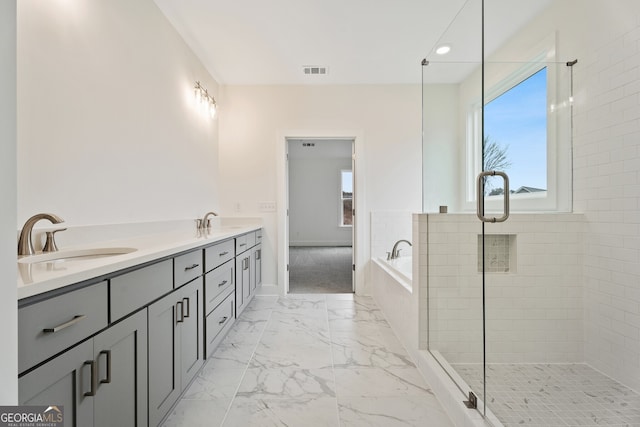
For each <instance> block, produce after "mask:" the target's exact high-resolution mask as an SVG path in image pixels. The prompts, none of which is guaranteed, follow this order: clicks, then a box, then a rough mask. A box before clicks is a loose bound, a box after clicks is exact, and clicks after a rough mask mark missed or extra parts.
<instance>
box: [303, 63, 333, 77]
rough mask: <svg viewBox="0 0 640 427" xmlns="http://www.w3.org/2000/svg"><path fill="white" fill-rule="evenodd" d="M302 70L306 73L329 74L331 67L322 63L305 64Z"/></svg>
mask: <svg viewBox="0 0 640 427" xmlns="http://www.w3.org/2000/svg"><path fill="white" fill-rule="evenodd" d="M302 72H303V73H304V74H305V75H326V74H329V67H324V66H321V65H304V66H302Z"/></svg>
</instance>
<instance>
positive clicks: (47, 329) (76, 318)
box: [42, 314, 87, 334]
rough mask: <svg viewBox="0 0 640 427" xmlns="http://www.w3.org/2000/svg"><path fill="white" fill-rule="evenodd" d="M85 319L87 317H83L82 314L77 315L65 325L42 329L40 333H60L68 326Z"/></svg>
mask: <svg viewBox="0 0 640 427" xmlns="http://www.w3.org/2000/svg"><path fill="white" fill-rule="evenodd" d="M85 317H87V316H86V315H84V314H78V315H77V316H73V319H71V320H69V321H68V322H65V323H63V324H61V325H58V326H54V327H53V328H44V329H43V330H42V332H45V333H50V334H53V333H56V332H60V331H61V330H63V329H67V328H68V327H69V326H73V325H75V324H76V323H78V322H79V321H81V320H82V319H84V318H85Z"/></svg>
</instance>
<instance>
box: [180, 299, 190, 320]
mask: <svg viewBox="0 0 640 427" xmlns="http://www.w3.org/2000/svg"><path fill="white" fill-rule="evenodd" d="M185 301H186V302H187V314H183V315H182V319H183V320H184V318H185V317H189V316H191V303H190V300H189V298H182V302H185Z"/></svg>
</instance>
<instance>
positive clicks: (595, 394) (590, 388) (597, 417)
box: [452, 364, 640, 427]
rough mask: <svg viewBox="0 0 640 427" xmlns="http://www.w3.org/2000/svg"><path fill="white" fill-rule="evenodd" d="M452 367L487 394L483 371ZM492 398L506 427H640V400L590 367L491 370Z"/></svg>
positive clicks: (535, 366)
mask: <svg viewBox="0 0 640 427" xmlns="http://www.w3.org/2000/svg"><path fill="white" fill-rule="evenodd" d="M452 366H453V368H454V369H455V370H456V372H457V373H458V374H459V375H460V376H461V377H462V378H463V379H464V380H465V381H466V383H467V384H468V385H469V386H470V387H471V389H472V390H477V391H478V392H479V393H482V366H481V365H477V364H452ZM487 395H488V399H487V406H488V408H489V409H490V410H491V411H492V412H493V413H494V415H495V416H496V417H497V418H498V419H499V420H500V421H501V422H502V423H503V424H504V425H505V427H511V426H539V427H542V426H545V427H548V426H616V427H617V426H633V427H640V394H638V393H636V392H634V391H633V390H631V389H630V388H628V387H625V386H623V385H622V384H620V383H618V382H616V381H614V380H612V379H611V378H609V377H607V376H606V375H603V374H601V373H600V372H598V371H596V370H595V369H593V368H591V367H590V366H588V365H585V364H489V365H487ZM479 398H481V396H480V395H479Z"/></svg>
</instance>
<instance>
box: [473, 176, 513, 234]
mask: <svg viewBox="0 0 640 427" xmlns="http://www.w3.org/2000/svg"><path fill="white" fill-rule="evenodd" d="M496 175H497V176H500V177H502V179H503V180H504V212H503V213H502V216H501V217H487V216H485V215H484V179H485V178H486V177H488V176H496ZM477 188H478V192H477V197H478V204H477V212H476V213H477V215H478V218H479V219H480V221H482V222H505V221H506V220H507V219H508V218H509V196H510V193H509V177H508V176H507V174H506V173H504V172H499V171H483V172H480V174H479V175H478V179H477Z"/></svg>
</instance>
